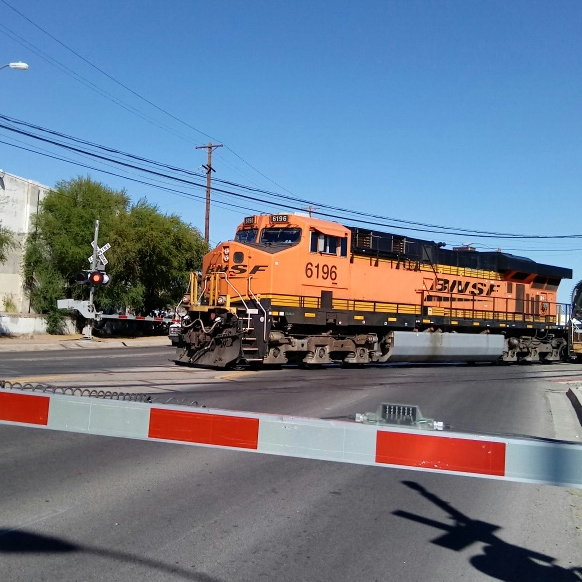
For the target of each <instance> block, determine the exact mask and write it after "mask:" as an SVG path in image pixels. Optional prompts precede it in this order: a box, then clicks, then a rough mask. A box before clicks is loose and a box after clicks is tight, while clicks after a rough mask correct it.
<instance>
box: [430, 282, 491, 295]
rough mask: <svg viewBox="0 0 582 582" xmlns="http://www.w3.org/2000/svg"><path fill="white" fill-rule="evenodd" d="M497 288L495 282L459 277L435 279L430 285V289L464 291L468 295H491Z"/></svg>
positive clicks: (453, 291) (451, 291) (444, 291)
mask: <svg viewBox="0 0 582 582" xmlns="http://www.w3.org/2000/svg"><path fill="white" fill-rule="evenodd" d="M497 289H499V285H496V284H495V283H471V282H470V281H462V280H460V279H453V280H452V281H451V280H450V279H440V278H439V279H437V280H436V281H435V282H434V283H433V284H432V286H431V288H430V290H431V291H440V292H442V293H466V294H469V295H491V294H492V293H493V292H494V291H496V290H497Z"/></svg>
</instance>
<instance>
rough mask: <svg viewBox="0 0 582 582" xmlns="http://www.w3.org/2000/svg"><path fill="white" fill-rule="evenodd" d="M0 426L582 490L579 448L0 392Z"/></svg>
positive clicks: (562, 444)
mask: <svg viewBox="0 0 582 582" xmlns="http://www.w3.org/2000/svg"><path fill="white" fill-rule="evenodd" d="M0 424H6V425H12V426H27V427H36V428H44V429H51V430H61V431H69V432H77V433H84V434H94V435H102V436H113V437H121V438H131V439H140V440H149V441H158V442H167V443H175V444H183V445H195V446H206V447H215V448H222V449H230V450H237V451H247V452H255V453H265V454H271V455H279V456H285V457H297V458H304V459H317V460H322V461H337V462H342V463H352V464H358V465H368V466H373V467H386V468H397V469H409V470H413V471H427V472H432V473H444V474H449V475H465V476H470V477H481V478H490V479H498V480H506V481H518V482H524V483H538V484H548V485H560V486H566V487H575V488H581V489H582V444H578V443H564V442H559V441H555V442H554V441H551V442H548V441H539V440H535V439H528V438H514V437H512V438H505V437H493V436H488V435H473V434H471V435H466V434H463V433H455V432H432V431H425V430H417V429H405V428H395V427H394V428H393V427H389V428H387V427H383V426H382V427H379V426H373V425H363V424H358V423H353V422H347V421H338V420H321V419H314V418H299V417H292V416H279V415H272V414H256V413H251V412H238V411H236V412H234V411H229V410H216V409H207V408H195V409H191V408H185V407H178V406H170V405H161V404H147V403H139V402H128V401H115V400H104V399H100V398H87V397H81V396H68V395H60V394H35V393H31V392H20V391H19V392H16V391H13V390H5V389H0Z"/></svg>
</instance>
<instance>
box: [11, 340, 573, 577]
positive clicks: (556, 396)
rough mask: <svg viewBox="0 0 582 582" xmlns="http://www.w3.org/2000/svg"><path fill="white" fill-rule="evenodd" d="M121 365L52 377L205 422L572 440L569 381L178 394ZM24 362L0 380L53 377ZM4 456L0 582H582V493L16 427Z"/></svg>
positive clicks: (235, 386)
mask: <svg viewBox="0 0 582 582" xmlns="http://www.w3.org/2000/svg"><path fill="white" fill-rule="evenodd" d="M99 351H100V352H102V351H106V350H99ZM107 351H108V350H107ZM123 352H124V354H123V355H120V354H117V355H115V354H114V353H112V354H100V356H99V357H97V356H96V355H95V354H92V356H96V357H94V358H93V357H92V360H91V361H92V364H91V367H90V368H83V366H85V363H83V360H84V359H79V360H78V361H77V360H75V361H73V360H70V359H68V358H64V359H67V360H68V367H67V368H62V370H63V371H66V373H67V375H68V374H70V373H71V372H76V373H78V376H75V377H74V378H73V379H72V381H75V382H78V381H79V376H83V377H84V376H87V371H88V370H91V369H92V370H93V371H94V374H93V375H92V377H93V379H97V381H98V382H103V381H104V380H103V378H108V379H109V381H110V382H117V383H118V384H119V385H123V384H124V383H129V384H131V383H135V382H136V381H137V380H131V379H129V378H133V376H134V375H135V376H136V377H143V376H144V375H147V376H150V377H155V378H156V380H155V385H156V387H157V392H156V395H157V396H159V395H160V392H162V395H163V396H165V395H167V394H164V393H163V392H164V391H165V388H167V392H168V394H171V393H172V392H173V391H174V390H176V389H178V390H179V391H180V395H181V396H184V395H188V397H190V398H195V399H196V400H198V401H199V402H201V403H203V404H206V405H207V406H211V407H221V408H231V409H239V410H254V411H264V412H281V413H285V414H296V415H304V416H315V417H323V418H332V417H342V416H346V415H349V414H353V413H354V412H364V411H368V410H374V409H375V408H376V406H377V405H378V404H379V403H380V402H383V401H395V402H410V403H413V404H418V405H420V407H421V409H422V412H423V414H424V415H425V416H429V417H434V418H437V419H438V420H443V421H445V422H447V423H450V424H451V425H453V426H454V427H455V428H457V429H472V430H475V431H483V432H497V433H518V434H534V435H537V436H541V437H547V438H553V437H556V436H559V437H560V438H566V437H568V436H569V437H570V438H576V436H577V435H578V437H579V436H580V435H579V433H580V430H579V428H580V427H579V425H575V424H573V423H572V417H573V415H572V414H571V411H570V410H568V408H567V407H566V406H563V405H565V397H564V391H565V386H566V385H565V384H563V383H562V382H563V381H564V380H568V379H569V378H572V377H578V378H579V377H580V376H581V375H582V367H581V366H568V365H555V366H515V367H494V366H473V367H469V366H392V367H388V368H386V367H384V368H369V369H363V370H362V369H359V370H343V369H323V370H310V371H302V370H297V369H285V370H279V371H268V372H260V373H255V372H246V371H241V372H234V373H228V374H227V373H219V374H217V373H209V372H206V371H204V372H200V371H191V375H190V376H187V378H190V380H188V379H186V380H184V381H183V380H180V383H179V385H178V384H177V383H176V380H175V379H176V377H178V376H179V377H180V378H183V374H184V373H185V372H188V371H187V370H182V369H180V368H178V371H176V368H177V367H174V366H171V365H166V362H164V361H163V360H164V358H165V357H166V352H165V351H164V350H157V349H151V350H150V351H149V352H146V353H149V357H147V358H144V362H143V366H144V368H142V369H141V370H140V369H138V366H136V364H135V359H132V358H130V359H129V360H128V359H127V358H126V356H125V354H126V353H127V350H123ZM170 352H171V350H170ZM84 355H85V354H84ZM6 356H9V358H8V360H7V358H6ZM28 356H29V357H28V358H22V359H21V360H19V359H18V358H13V354H4V355H3V358H2V362H1V364H0V378H5V377H6V374H9V373H14V372H15V371H16V372H17V373H16V374H15V376H18V373H20V374H32V373H35V374H36V373H44V374H49V373H50V374H57V375H58V373H59V366H61V365H62V361H58V362H57V361H56V360H55V359H54V354H52V356H53V357H52V358H51V354H47V353H44V354H42V357H41V355H40V354H28ZM31 356H32V357H31ZM38 358H41V360H38ZM124 358H125V359H124ZM158 358H159V359H158ZM85 359H86V358H85ZM121 362H125V364H124V365H122V364H121ZM146 364H147V366H146ZM74 365H78V366H79V368H77V369H75V370H73V369H72V367H73V366H74ZM27 366H29V367H27ZM124 366H125V367H124ZM100 374H101V375H102V376H100ZM164 378H165V380H164ZM140 381H142V380H140ZM164 382H167V385H166V386H165V385H164ZM0 443H2V445H1V446H0V493H1V495H0V515H1V516H2V525H0V528H4V529H2V530H1V531H0V572H2V579H6V580H11V581H12V580H14V581H19V580H23V581H24V580H26V581H29V580H47V581H53V580H54V581H57V580H65V581H68V580H79V581H81V580H87V581H93V580H108V581H110V580H140V581H141V580H144V581H148V580H152V581H154V580H155V581H160V580H164V581H165V580H172V581H173V580H196V581H201V582H218V581H221V582H227V581H235V580H252V581H257V580H276V581H294V582H295V581H297V580H317V581H319V580H321V581H327V580H329V581H332V580H333V581H334V582H337V581H342V580H350V581H353V580H367V581H368V580H369V581H374V580H378V581H380V580H381V581H386V580H403V581H406V582H413V581H414V582H416V581H417V580H435V581H440V580H442V581H444V580H446V581H457V580H458V581H461V580H463V581H468V580H470V581H476V582H480V581H485V580H504V581H507V582H510V581H511V582H522V581H524V582H525V581H527V582H532V581H541V582H550V581H551V582H555V581H558V582H561V581H566V582H574V581H577V580H582V574H581V573H579V572H582V570H580V571H579V572H578V571H577V569H579V568H582V543H581V538H580V535H579V533H578V532H579V531H580V530H579V529H577V528H580V527H582V495H581V491H580V490H569V489H566V488H558V487H549V486H535V485H527V484H518V483H507V482H499V481H493V480H487V479H476V478H469V477H459V476H448V475H436V474H430V473H427V472H420V471H404V470H394V469H382V468H376V467H360V466H354V465H348V464H340V463H331V462H319V461H310V460H302V459H289V458H281V457H274V456H263V455H257V454H250V453H242V452H232V451H221V450H215V449H209V448H198V447H187V446H181V445H170V444H165V443H152V442H140V441H130V440H123V439H113V438H105V437H95V436H85V435H78V434H71V433H58V432H53V431H44V430H38V429H27V428H21V427H8V426H0Z"/></svg>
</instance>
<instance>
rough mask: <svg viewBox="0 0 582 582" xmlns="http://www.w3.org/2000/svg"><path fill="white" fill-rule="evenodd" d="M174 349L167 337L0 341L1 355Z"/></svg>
mask: <svg viewBox="0 0 582 582" xmlns="http://www.w3.org/2000/svg"><path fill="white" fill-rule="evenodd" d="M166 346H167V347H168V348H170V347H172V344H171V342H170V340H169V339H168V338H167V337H165V336H160V337H155V338H147V339H141V338H140V339H134V338H131V339H130V338H119V339H92V340H86V339H75V340H64V341H63V340H59V339H57V337H55V339H51V340H45V341H41V342H38V341H37V342H35V341H34V340H0V353H2V352H36V351H54V350H75V349H79V350H91V349H103V348H109V349H114V348H142V347H143V348H145V347H166Z"/></svg>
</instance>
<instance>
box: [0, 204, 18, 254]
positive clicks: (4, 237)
mask: <svg viewBox="0 0 582 582" xmlns="http://www.w3.org/2000/svg"><path fill="white" fill-rule="evenodd" d="M5 203H6V200H3V199H0V205H2V204H5ZM16 246H17V243H16V238H15V236H14V233H13V232H12V231H11V230H10V229H9V228H8V227H6V226H3V225H2V223H1V222H0V264H2V263H5V262H6V261H7V259H8V253H9V252H10V251H11V250H12V249H15V248H16Z"/></svg>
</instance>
